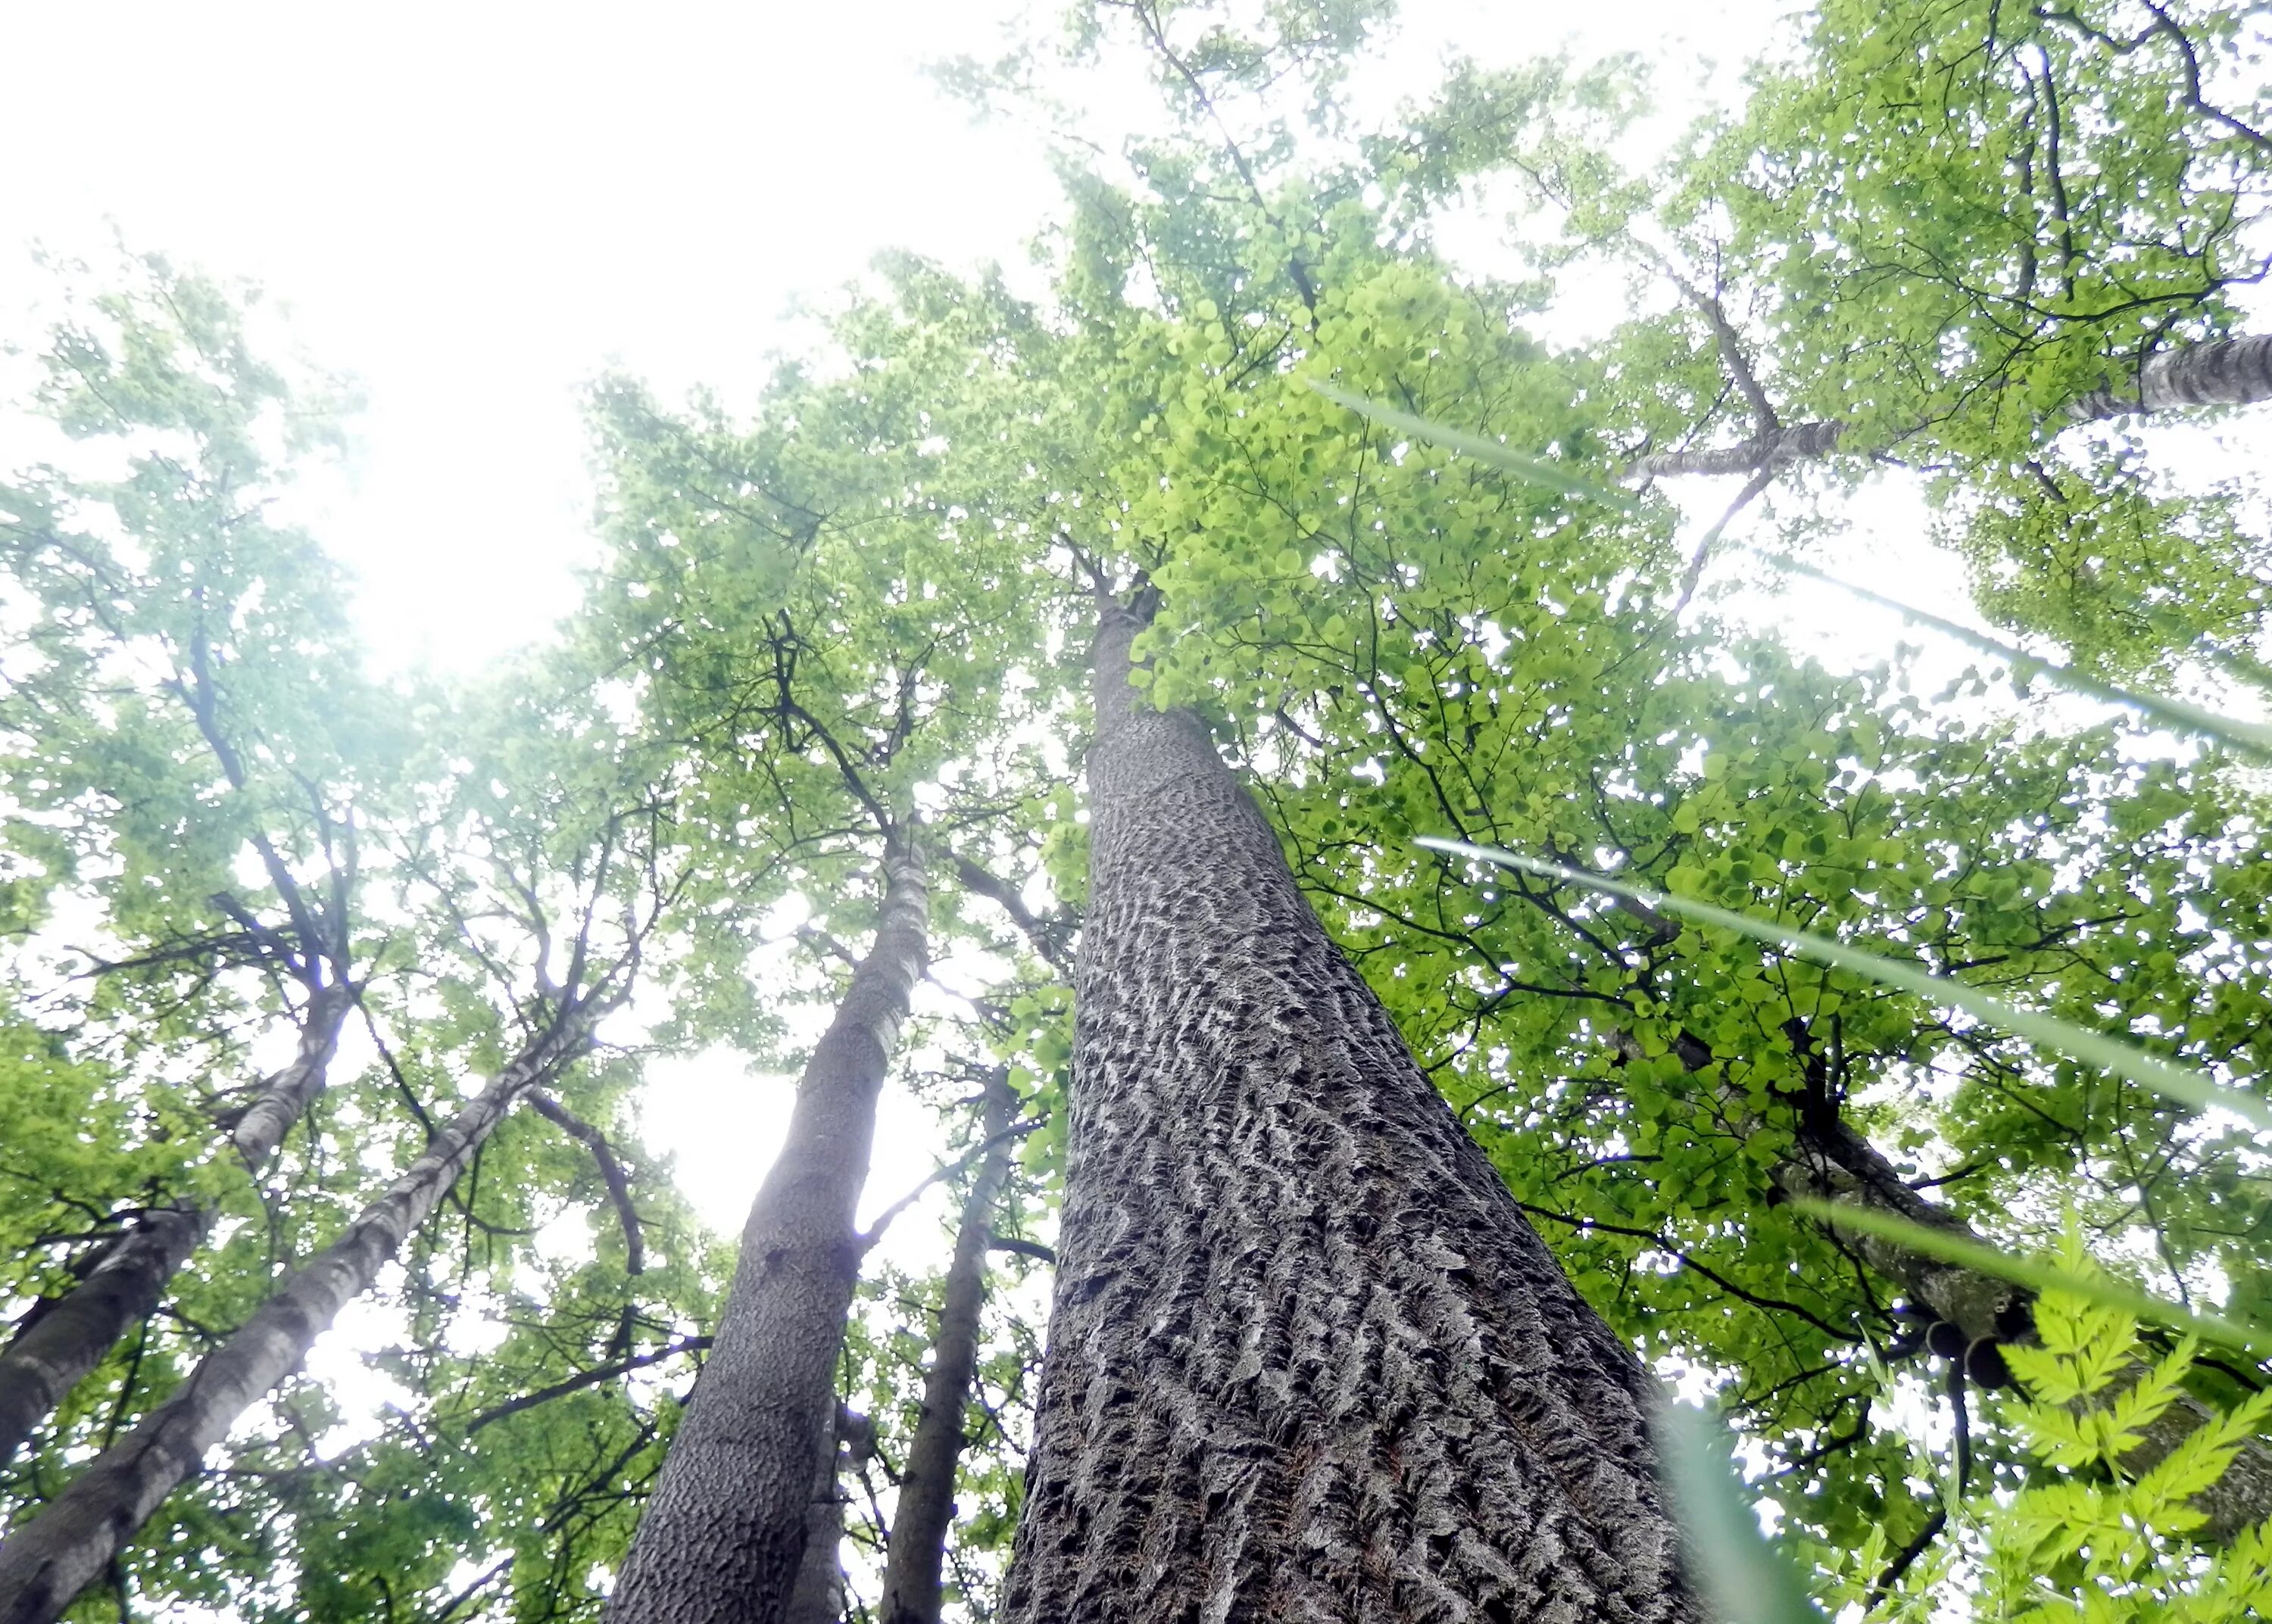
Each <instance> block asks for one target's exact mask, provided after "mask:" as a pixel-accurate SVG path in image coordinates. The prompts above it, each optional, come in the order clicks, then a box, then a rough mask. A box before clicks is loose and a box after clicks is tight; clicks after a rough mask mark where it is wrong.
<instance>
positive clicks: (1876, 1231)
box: [1790, 1196, 2272, 1359]
mask: <svg viewBox="0 0 2272 1624" xmlns="http://www.w3.org/2000/svg"><path fill="white" fill-rule="evenodd" d="M1790 1204H1791V1205H1792V1206H1793V1207H1795V1208H1797V1210H1798V1211H1801V1212H1804V1213H1805V1214H1806V1215H1807V1217H1809V1218H1813V1219H1816V1220H1817V1221H1818V1222H1820V1223H1824V1224H1827V1225H1834V1226H1835V1227H1838V1228H1841V1229H1858V1230H1862V1231H1864V1232H1865V1233H1869V1234H1873V1235H1876V1236H1878V1237H1880V1239H1881V1240H1890V1241H1892V1242H1894V1244H1895V1245H1896V1246H1901V1247H1906V1248H1909V1249H1910V1251H1912V1252H1923V1253H1924V1254H1925V1255H1927V1256H1928V1257H1938V1258H1939V1259H1940V1260H1941V1261H1942V1262H1943V1263H1956V1264H1959V1265H1961V1266H1962V1267H1963V1268H1966V1269H1971V1270H1977V1271H1978V1272H1979V1273H1981V1274H1987V1275H1993V1276H1995V1277H1996V1278H1998V1279H1999V1280H2009V1281H2011V1282H2012V1283H2013V1284H2014V1285H2024V1286H2026V1287H2027V1288H2028V1289H2029V1290H2030V1291H2034V1292H2066V1293H2067V1294H2068V1295H2069V1296H2071V1297H2083V1298H2088V1299H2089V1300H2091V1301H2093V1302H2096V1303H2103V1304H2104V1305H2105V1306H2107V1307H2113V1308H2120V1309H2122V1310H2123V1311H2124V1312H2126V1313H2128V1314H2134V1315H2137V1316H2138V1317H2139V1318H2140V1319H2141V1320H2153V1321H2155V1322H2158V1323H2160V1324H2164V1325H2168V1326H2171V1327H2172V1328H2174V1329H2176V1330H2189V1331H2191V1332H2193V1333H2194V1335H2195V1336H2197V1337H2201V1339H2202V1340H2203V1341H2205V1342H2218V1343H2223V1345H2226V1346H2227V1347H2235V1348H2241V1349H2244V1350H2246V1352H2250V1353H2251V1354H2253V1355H2254V1356H2256V1357H2258V1358H2260V1359H2261V1358H2263V1357H2266V1356H2267V1355H2272V1330H2267V1329H2265V1328H2264V1327H2263V1326H2261V1325H2257V1324H2253V1323H2251V1322H2248V1321H2246V1320H2232V1319H2227V1318H2226V1317H2224V1316H2223V1315H2220V1314H2197V1313H2195V1312H2194V1310H2192V1309H2190V1308H2187V1307H2182V1306H2180V1305H2179V1304H2177V1303H2173V1302H2171V1301H2169V1300H2167V1299H2165V1298H2161V1297H2156V1296H2155V1295H2154V1294H2153V1293H2152V1292H2142V1291H2140V1290H2139V1289H2138V1288H2137V1287H2136V1286H2134V1285H2126V1284H2125V1283H2124V1282H2122V1281H2120V1280H2116V1279H2111V1278H2107V1277H2105V1276H2104V1275H2091V1274H2082V1273H2079V1272H2077V1271H2076V1270H2073V1269H2070V1268H2068V1267H2067V1266H2066V1265H2065V1264H2064V1263H2047V1262H2045V1261H2044V1260H2043V1259H2041V1258H2034V1257H2023V1256H2021V1255H2018V1254H2015V1253H2012V1252H2006V1251H2002V1250H2000V1249H1999V1248H1995V1247H1992V1246H1989V1245H1987V1244H1986V1243H1985V1242H1984V1241H1979V1240H1970V1239H1969V1238H1967V1237H1966V1236H1963V1235H1955V1234H1951V1233H1949V1232H1948V1231H1947V1230H1945V1229H1935V1228H1933V1227H1932V1226H1931V1225H1925V1224H1918V1223H1913V1222H1911V1221H1910V1219H1908V1218H1902V1217H1900V1216H1898V1215H1896V1214H1895V1213H1891V1212H1880V1211H1876V1210H1875V1209H1872V1208H1866V1207H1851V1206H1846V1205H1843V1204H1842V1203H1838V1202H1835V1201H1822V1200H1819V1199H1817V1198H1816V1197H1814V1196H1792V1197H1791V1198H1790Z"/></svg>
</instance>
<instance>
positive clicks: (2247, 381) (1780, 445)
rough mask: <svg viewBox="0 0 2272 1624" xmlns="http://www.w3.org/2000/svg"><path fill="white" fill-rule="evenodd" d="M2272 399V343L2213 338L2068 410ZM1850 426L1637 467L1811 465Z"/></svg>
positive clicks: (1818, 425) (2155, 358)
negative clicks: (1801, 463) (1806, 463)
mask: <svg viewBox="0 0 2272 1624" xmlns="http://www.w3.org/2000/svg"><path fill="white" fill-rule="evenodd" d="M2262 400H2272V336H2268V335H2263V334H2252V335H2250V336H2249V337H2246V338H2240V339H2210V340H2208V341H2206V342H2203V343H2200V344H2179V345H2176V346H2172V347H2171V348H2169V349H2165V350H2157V351H2156V352H2155V353H2154V354H2153V355H2152V356H2150V357H2149V358H2148V360H2147V361H2146V364H2145V365H2144V366H2143V367H2141V368H2140V369H2138V372H2137V374H2136V376H2134V377H2133V378H2132V379H2130V380H2128V381H2127V382H2126V383H2124V384H2109V385H2108V386H2107V387H2105V388H2104V389H2094V390H2092V391H2089V393H2087V394H2082V395H2078V396H2076V397H2075V398H2074V399H2073V400H2071V401H2069V402H2068V403H2067V406H2066V418H2067V421H2070V422H2076V423H2088V422H2096V421H2100V420H2102V419H2105V418H2111V417H2136V416H2145V415H2149V414H2151V413H2157V412H2176V411H2183V410H2185V409H2186V408H2188V407H2199V406H2253V405H2254V404H2255V403H2257V402H2258V401H2262ZM1847 427H1848V425H1847V424H1846V423H1845V422H1843V421H1840V420H1837V419H1827V420H1823V421H1813V422H1805V423H1790V424H1784V425H1779V426H1777V427H1776V428H1774V429H1773V430H1771V431H1770V432H1768V433H1765V434H1758V435H1754V436H1752V437H1751V438H1750V439H1748V440H1746V441H1745V442H1743V443H1741V444H1740V445H1727V446H1715V447H1711V448H1708V449H1705V450H1700V451H1660V452H1658V453H1656V454H1655V455H1654V456H1649V457H1643V458H1640V459H1639V460H1637V461H1636V462H1635V463H1634V464H1633V466H1632V467H1631V468H1630V469H1628V470H1627V473H1630V474H1631V475H1633V477H1635V478H1643V477H1648V478H1658V479H1667V478H1673V477H1677V476H1678V475H1681V474H1689V473H1758V472H1759V471H1760V470H1761V469H1766V468H1782V467H1788V466H1790V465H1791V464H1792V463H1798V462H1812V461H1816V460H1818V459H1820V458H1824V457H1827V456H1829V455H1830V454H1831V453H1832V452H1833V451H1836V450H1837V449H1838V444H1839V442H1840V440H1841V439H1842V437H1843V436H1844V435H1845V433H1846V429H1847Z"/></svg>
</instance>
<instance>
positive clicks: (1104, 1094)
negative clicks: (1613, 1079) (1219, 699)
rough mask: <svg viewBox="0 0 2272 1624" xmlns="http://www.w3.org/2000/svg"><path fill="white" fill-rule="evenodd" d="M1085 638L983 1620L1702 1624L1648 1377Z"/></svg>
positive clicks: (1241, 819) (1199, 740)
mask: <svg viewBox="0 0 2272 1624" xmlns="http://www.w3.org/2000/svg"><path fill="white" fill-rule="evenodd" d="M1137 629H1138V628H1137V623H1136V621H1135V619H1134V618H1133V617H1132V616H1131V615H1128V614H1127V613H1126V612H1125V611H1121V610H1118V609H1117V608H1113V607H1108V608H1107V610H1106V613H1105V618H1104V622H1103V624H1102V627H1101V628H1100V630H1099V634H1098V638H1097V650H1096V684H1097V689H1096V694H1097V698H1096V709H1097V731H1096V738H1095V743H1094V744H1093V746H1092V747H1091V749H1090V753H1089V761H1088V772H1089V784H1090V816H1091V819H1092V822H1091V824H1090V838H1091V842H1092V846H1091V853H1092V855H1091V860H1090V862H1091V867H1090V904H1089V908H1088V912H1087V922H1086V926H1085V928H1084V932H1083V935H1082V940H1081V945H1080V970H1079V975H1078V983H1077V987H1078V996H1077V1003H1076V1009H1077V1036H1076V1052H1075V1068H1074V1075H1075V1086H1074V1089H1073V1092H1072V1101H1071V1111H1072V1118H1071V1123H1070V1127H1071V1133H1072V1137H1071V1145H1070V1153H1069V1160H1068V1163H1067V1168H1066V1176H1065V1204H1064V1209H1063V1217H1062V1223H1061V1238H1060V1240H1059V1242H1058V1278H1057V1290H1056V1301H1055V1305H1054V1307H1053V1310H1052V1314H1051V1317H1050V1337H1049V1348H1048V1354H1047V1358H1046V1360H1045V1362H1044V1365H1043V1374H1042V1382H1041V1394H1040V1399H1039V1407H1038V1412H1037V1415H1036V1419H1035V1438H1034V1449H1033V1456H1032V1460H1031V1464H1030V1466H1029V1468H1028V1480H1027V1481H1028V1489H1027V1501H1026V1510H1025V1516H1024V1519H1023V1521H1022V1522H1021V1523H1020V1527H1019V1530H1018V1537H1017V1545H1016V1551H1015V1555H1014V1558H1013V1562H1012V1566H1011V1570H1010V1576H1009V1583H1008V1590H1007V1595H1006V1598H1005V1604H1004V1616H1005V1618H1006V1619H1008V1620H1013V1624H1090V1621H1092V1620H1094V1621H1096V1624H1103V1621H1105V1620H1110V1621H1111V1624H1149V1621H1151V1620H1160V1621H1162V1624H1165V1621H1166V1620H1177V1624H1184V1621H1185V1620H1204V1621H1205V1624H1222V1620H1229V1619H1239V1620H1245V1619H1301V1620H1367V1621H1368V1624H1370V1621H1373V1620H1383V1621H1386V1620H1395V1621H1397V1624H1408V1621H1409V1624H1419V1621H1421V1620H1426V1621H1427V1624H1436V1621H1438V1620H1446V1621H1449V1620H1477V1621H1478V1624H1482V1621H1486V1620H1490V1621H1504V1620H1518V1619H1520V1620H1581V1619H1582V1620H1699V1619H1700V1618H1701V1617H1702V1616H1703V1614H1702V1608H1701V1606H1700V1603H1699V1602H1698V1601H1697V1600H1696V1599H1695V1598H1694V1597H1693V1593H1692V1591H1691V1590H1690V1589H1689V1586H1688V1584H1687V1583H1686V1582H1685V1579H1684V1577H1683V1576H1682V1573H1681V1571H1680V1564H1679V1558H1678V1536H1677V1533H1676V1530H1675V1527H1674V1524H1673V1522H1672V1519H1671V1517H1670V1515H1669V1514H1668V1512H1667V1510H1666V1508H1665V1504H1664V1501H1663V1495H1662V1494H1661V1492H1660V1490H1659V1487H1658V1486H1657V1483H1656V1481H1655V1471H1654V1466H1655V1461H1654V1452H1653V1450H1652V1449H1651V1445H1650V1441H1649V1437H1648V1412H1649V1411H1650V1409H1651V1407H1652V1406H1653V1404H1655V1402H1656V1395H1655V1388H1654V1384H1653V1383H1652V1382H1651V1381H1650V1380H1649V1378H1648V1376H1647V1375H1646V1374H1644V1373H1643V1371H1642V1370H1641V1368H1640V1366H1639V1364H1638V1363H1637V1362H1636V1360H1634V1358H1633V1353H1632V1352H1631V1351H1630V1350H1629V1349H1627V1348H1626V1347H1625V1346H1623V1345H1621V1344H1620V1343H1619V1342H1618V1340H1617V1338H1616V1337H1614V1336H1613V1335H1611V1332H1610V1331H1609V1330H1608V1328H1607V1327H1605V1326H1604V1325H1603V1323H1602V1322H1601V1320H1600V1319H1599V1318H1598V1317H1597V1316H1596V1315H1595V1314H1594V1313H1593V1311H1592V1310H1591V1309H1590V1308H1588V1307H1587V1305H1586V1304H1585V1302H1584V1301H1583V1300H1581V1299H1580V1298H1579V1296H1578V1295H1577V1293H1576V1292H1574V1291H1573V1289H1572V1288H1571V1286H1570V1285H1569V1283H1568V1281H1567V1280H1566V1278H1564V1277H1563V1275H1562V1272H1561V1270H1559V1268H1558V1266H1557V1265H1556V1263H1555V1262H1554V1259H1553V1256H1552V1255H1551V1253H1549V1252H1548V1250H1547V1249H1546V1248H1545V1246H1544V1245H1543V1243H1542V1242H1541V1241H1540V1240H1539V1239H1538V1238H1537V1236H1536V1234H1534V1233H1532V1232H1531V1230H1530V1227H1529V1225H1528V1223H1527V1222H1526V1221H1525V1220H1524V1219H1523V1218H1522V1216H1521V1212H1520V1211H1518V1210H1517V1209H1516V1207H1515V1204H1514V1202H1513V1197H1512V1196H1510V1195H1509V1194H1508V1192H1507V1190H1506V1186H1505V1185H1504V1184H1503V1183H1502V1182H1501V1181H1500V1180H1499V1179H1498V1175H1497V1174H1496V1173H1494V1172H1493V1171H1492V1169H1491V1164H1490V1162H1489V1161H1488V1160H1487V1159H1486V1158H1484V1154H1483V1152H1482V1151H1480V1150H1479V1149H1478V1148H1477V1147H1476V1144H1474V1142H1473V1141H1471V1140H1470V1139H1469V1138H1468V1137H1467V1136H1466V1135H1465V1134H1464V1133H1462V1132H1461V1129H1460V1128H1459V1125H1458V1123H1457V1122H1456V1121H1454V1118H1453V1115H1452V1113H1451V1110H1450V1108H1449V1107H1448V1106H1446V1104H1445V1102H1444V1100H1443V1099H1442V1097H1441V1096H1439V1094H1438V1093H1437V1092H1436V1091H1435V1089H1434V1088H1433V1087H1432V1086H1431V1084H1429V1082H1428V1080H1427V1078H1426V1077H1425V1076H1423V1075H1422V1073H1421V1072H1420V1070H1419V1069H1418V1068H1417V1067H1416V1065H1415V1064H1414V1063H1413V1061H1412V1059H1411V1056H1410V1054H1409V1052H1408V1051H1407V1049H1406V1048H1405V1047H1404V1044H1403V1041H1402V1039H1401V1037H1400V1036H1399V1034H1398V1033H1397V1031H1396V1029H1395V1027H1394V1024H1392V1023H1391V1022H1390V1020H1389V1018H1388V1017H1387V1015H1386V1012H1384V1011H1383V1009H1381V1007H1380V1004H1379V1000H1377V999H1376V998H1375V997H1374V996H1373V995H1372V993H1371V990H1370V989H1369V988H1368V987H1366V986H1365V984H1364V980H1362V979H1361V978H1360V977H1359V976H1358V975H1357V973H1356V971H1355V970H1354V969H1352V968H1351V967H1350V965H1349V964H1348V962H1347V961H1346V960H1345V959H1343V958H1342V956H1341V955H1340V953H1339V952H1338V951H1336V950H1334V947H1333V945H1332V944H1331V942H1329V941H1328V940H1327V936H1326V935H1325V932H1324V930H1323V928H1322V927H1320V926H1319V922H1318V920H1317V919H1316V917H1315V915H1313V914H1312V913H1311V911H1310V908H1309V905H1308V904H1307V903H1306V902H1305V901H1304V899H1303V898H1302V896H1301V893H1300V892H1299V891H1298V890H1297V889H1296V886H1295V883H1294V880H1293V876H1292V875H1291V874H1290V873H1289V871H1288V869H1287V868H1286V864H1285V861H1284V859H1283V858H1282V855H1281V853H1280V851H1279V846H1278V841H1277V838H1276V837H1275V835H1274V834H1273V833H1272V831H1271V830H1270V827H1269V825H1268V823H1267V822H1266V821H1265V820H1264V818H1263V816H1262V815H1261V813H1260V812H1259V809H1258V808H1256V807H1255V805H1254V803H1253V802H1252V801H1251V800H1249V799H1248V798H1247V796H1246V795H1245V794H1244V793H1243V791H1242V790H1241V789H1240V787H1239V786H1238V785H1237V783H1236V782H1235V780H1234V779H1233V778H1232V777H1231V775H1230V773H1229V771H1227V770H1226V769H1225V768H1224V766H1223V764H1222V761H1221V759H1220V758H1219V757H1218V756H1216V754H1215V752H1214V747H1213V744H1212V743H1211V741H1209V739H1208V736H1207V731H1206V729H1205V727H1204V726H1202V725H1201V724H1200V722H1199V720H1198V719H1196V718H1195V717H1193V716H1192V715H1191V714H1190V713H1189V712H1187V711H1153V710H1150V709H1148V708H1147V707H1145V706H1144V705H1143V704H1141V703H1140V698H1139V697H1138V695H1137V694H1136V693H1135V692H1134V691H1133V690H1132V688H1131V687H1130V685H1129V682H1128V675H1129V663H1128V649H1129V640H1130V638H1131V637H1132V635H1133V634H1134V632H1135V631H1136V630H1137Z"/></svg>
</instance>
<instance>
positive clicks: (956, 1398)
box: [879, 1076, 1017, 1624]
mask: <svg viewBox="0 0 2272 1624" xmlns="http://www.w3.org/2000/svg"><path fill="white" fill-rule="evenodd" d="M1016 1108H1017V1098H1016V1096H1015V1095H1014V1094H1013V1093H1012V1091H1011V1090H1010V1085H1009V1083H1008V1081H1007V1079H1006V1078H1004V1077H1001V1076H996V1077H992V1078H990V1079H989V1080H988V1082H987V1085H986V1115H985V1121H984V1123H983V1127H982V1128H981V1129H980V1131H981V1133H982V1134H983V1136H985V1137H986V1138H987V1139H989V1140H991V1141H993V1148H992V1149H990V1150H989V1151H987V1152H986V1154H985V1156H984V1157H983V1158H981V1160H980V1161H979V1164H978V1173H977V1175H976V1177H975V1178H974V1179H973V1180H972V1181H971V1185H970V1193H969V1195H968V1196H966V1197H965V1198H964V1200H963V1203H962V1224H961V1226H960V1228H959V1229H958V1230H956V1232H955V1236H954V1256H953V1261H952V1262H950V1263H948V1265H947V1270H946V1295H945V1300H944V1301H943V1302H942V1303H941V1304H940V1307H939V1314H938V1337H937V1338H936V1339H935V1340H934V1341H933V1342H932V1344H931V1356H930V1371H929V1372H928V1373H927V1374H925V1376H924V1378H923V1413H922V1415H921V1416H920V1417H919V1418H918V1419H916V1430H915V1436H914V1437H913V1438H911V1439H909V1440H908V1458H907V1464H906V1466H905V1467H904V1468H903V1469H902V1471H901V1476H900V1494H899V1500H898V1501H897V1503H896V1505H895V1507H894V1509H893V1512H892V1538H891V1548H890V1552H889V1554H888V1556H887V1557H886V1561H885V1565H884V1598H883V1602H882V1605H881V1607H880V1609H879V1614H880V1616H881V1618H882V1620H883V1624H938V1616H939V1606H940V1594H939V1592H940V1581H939V1575H940V1570H941V1569H942V1568H943V1567H944V1566H945V1557H946V1533H947V1529H948V1527H949V1526H950V1525H951V1524H952V1523H953V1521H954V1480H955V1473H956V1471H957V1469H958V1468H959V1467H960V1464H961V1461H962V1446H963V1432H962V1420H963V1415H964V1413H965V1412H966V1411H967V1410H968V1407H969V1404H970V1389H971V1386H972V1384H973V1383H974V1382H975V1381H976V1380H977V1378H978V1332H979V1323H978V1322H979V1315H980V1314H981V1313H982V1311H983V1309H984V1308H985V1306H986V1251H987V1248H988V1246H989V1245H990V1243H991V1242H992V1240H993V1238H994V1237H993V1222H994V1207H995V1203H998V1202H999V1201H1000V1200H1001V1198H1002V1187H1003V1186H1004V1185H1005V1184H1006V1183H1007V1182H1009V1178H1010V1155H1011V1144H1010V1139H1009V1136H1008V1132H1009V1127H1010V1118H1011V1115H1012V1114H1013V1112H1014V1111H1015V1110H1016Z"/></svg>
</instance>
